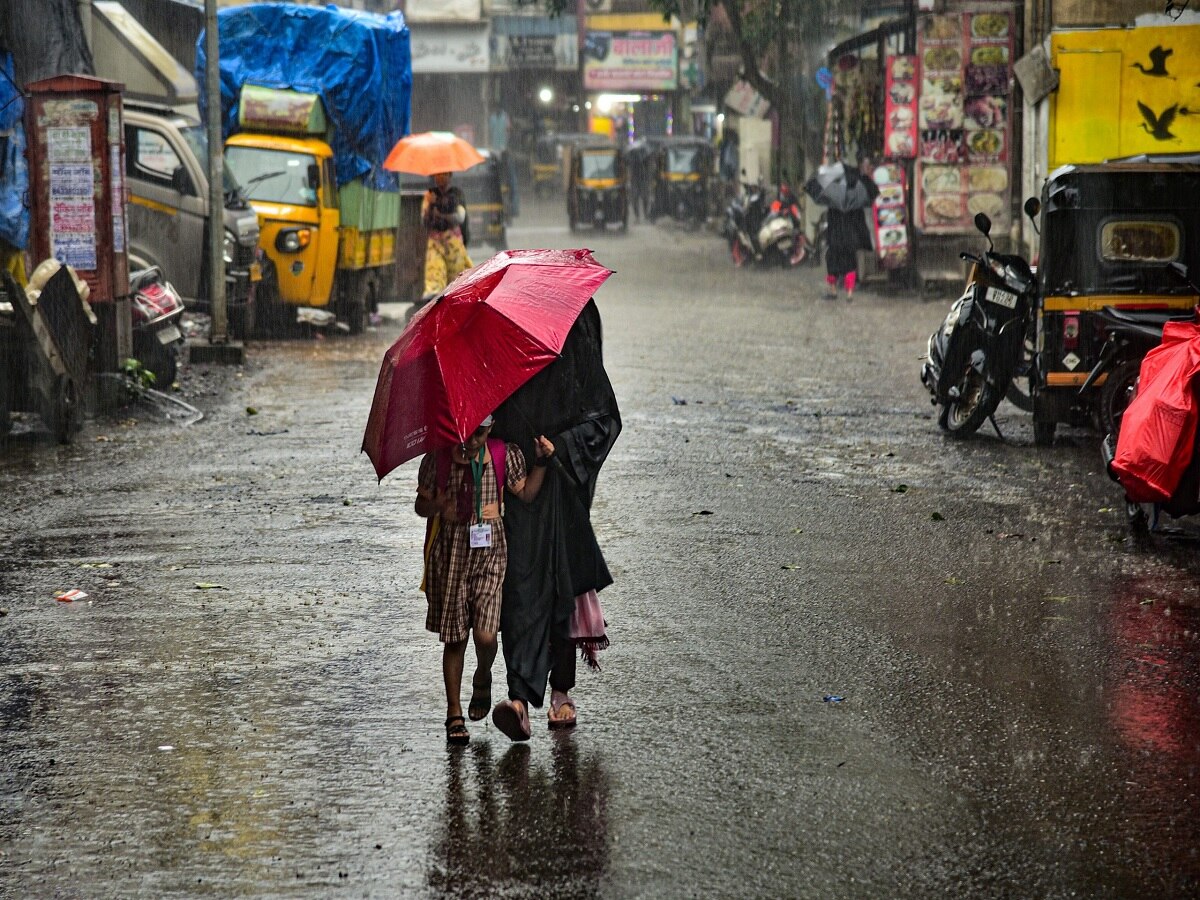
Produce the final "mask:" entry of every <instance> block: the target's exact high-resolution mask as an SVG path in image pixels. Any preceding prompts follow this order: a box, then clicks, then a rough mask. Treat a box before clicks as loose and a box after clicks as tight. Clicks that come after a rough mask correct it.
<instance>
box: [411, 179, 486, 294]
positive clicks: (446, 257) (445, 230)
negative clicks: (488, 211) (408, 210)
mask: <svg viewBox="0 0 1200 900" xmlns="http://www.w3.org/2000/svg"><path fill="white" fill-rule="evenodd" d="M421 222H422V224H424V226H425V230H426V231H428V232H429V239H428V240H427V241H426V244H425V293H424V294H423V295H422V297H421V299H422V300H432V299H433V298H434V297H436V296H437V295H438V294H440V293H441V292H442V291H444V290H445V289H446V285H448V284H449V283H450V282H451V281H453V280H454V279H455V278H457V277H458V275H459V273H460V272H465V271H466V270H467V269H469V268H471V266H472V265H474V263H472V262H471V257H470V256H468V255H467V244H466V237H465V236H466V234H467V204H466V199H465V198H464V197H463V192H462V191H461V190H460V189H459V188H458V187H456V186H454V185H452V184H451V183H450V173H449V172H439V173H438V174H437V175H434V176H433V186H432V187H430V188H429V190H427V191H426V192H425V199H424V200H422V201H421Z"/></svg>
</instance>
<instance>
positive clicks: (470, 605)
mask: <svg viewBox="0 0 1200 900" xmlns="http://www.w3.org/2000/svg"><path fill="white" fill-rule="evenodd" d="M490 524H491V526H492V546H491V547H477V548H475V549H474V550H472V549H471V538H470V534H469V531H470V526H468V525H456V524H446V523H442V527H441V529H440V530H439V531H438V534H437V537H436V538H434V541H433V547H432V548H430V552H429V568H428V569H427V570H426V573H425V595H426V597H427V598H428V600H429V611H428V613H427V614H426V616H425V628H426V629H427V630H429V631H436V632H437V633H438V634H439V635H440V636H441V639H442V641H443V642H444V643H448V644H450V643H455V642H456V641H463V640H466V639H467V635H468V634H469V632H470V630H471V629H472V628H474V629H475V630H477V631H490V632H492V633H493V634H494V633H495V632H497V631H499V629H500V598H501V596H502V595H503V593H504V570H505V566H506V564H507V562H508V543H507V542H506V540H505V538H504V522H503V521H502V520H500V519H491V520H490Z"/></svg>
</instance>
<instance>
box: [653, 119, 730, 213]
mask: <svg viewBox="0 0 1200 900" xmlns="http://www.w3.org/2000/svg"><path fill="white" fill-rule="evenodd" d="M653 146H654V147H655V149H656V152H655V154H654V196H653V199H652V200H651V204H650V221H651V222H653V221H655V220H656V219H658V218H659V217H666V216H670V217H672V218H673V219H675V220H676V221H679V222H683V223H686V224H688V225H702V224H703V223H704V220H705V219H706V218H707V217H708V204H709V197H708V189H709V179H710V177H711V175H712V172H713V165H714V160H715V153H714V151H713V148H712V146H711V145H710V144H709V143H708V142H707V141H705V140H704V139H702V138H693V137H674V138H656V139H655V140H654V142H653Z"/></svg>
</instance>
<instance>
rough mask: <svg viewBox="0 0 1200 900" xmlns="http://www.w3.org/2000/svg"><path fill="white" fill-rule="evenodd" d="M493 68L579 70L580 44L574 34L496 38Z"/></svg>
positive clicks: (521, 35)
mask: <svg viewBox="0 0 1200 900" xmlns="http://www.w3.org/2000/svg"><path fill="white" fill-rule="evenodd" d="M492 68H493V70H503V69H556V70H559V71H567V72H574V71H576V70H577V69H578V68H579V40H578V39H577V38H576V36H575V35H574V34H507V35H493V36H492Z"/></svg>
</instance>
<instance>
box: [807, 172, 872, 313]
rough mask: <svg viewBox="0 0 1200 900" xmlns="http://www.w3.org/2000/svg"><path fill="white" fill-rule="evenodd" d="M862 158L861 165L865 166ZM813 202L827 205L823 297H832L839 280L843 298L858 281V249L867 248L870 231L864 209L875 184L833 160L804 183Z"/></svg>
mask: <svg viewBox="0 0 1200 900" xmlns="http://www.w3.org/2000/svg"><path fill="white" fill-rule="evenodd" d="M866 165H867V164H866V163H865V162H864V168H865V167H866ZM804 190H805V192H806V193H807V194H808V195H809V196H811V197H812V198H813V199H814V200H815V201H816V202H817V203H820V204H822V205H825V206H828V207H829V209H828V211H827V212H826V221H827V223H828V229H827V231H826V252H825V271H826V272H827V274H826V276H825V283H826V290H825V299H827V300H836V299H837V289H838V285H839V284H844V285H845V287H846V299H847V300H852V299H854V288H855V286H856V285H857V284H858V251H859V250H870V249H871V247H872V246H873V245H872V243H871V232H870V229H868V228H867V218H866V213H865V210H866V209H867V207H869V206H870V205H871V203H872V202H873V201H874V200H875V198H876V197H878V196H879V188H878V187H876V185H875V182H874V181H872V180H871V179H870V178H869V177H868V176H866V175H864V174H862V173H861V172H859V171H858V170H857V169H855V168H853V167H851V166H847V165H844V164H842V163H835V164H834V165H832V166H822V168H821V170H820V172H819V173H818V175H817V177H816V178H812V179H810V180H809V182H808V183H807V184H806V185H805V186H804Z"/></svg>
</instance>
